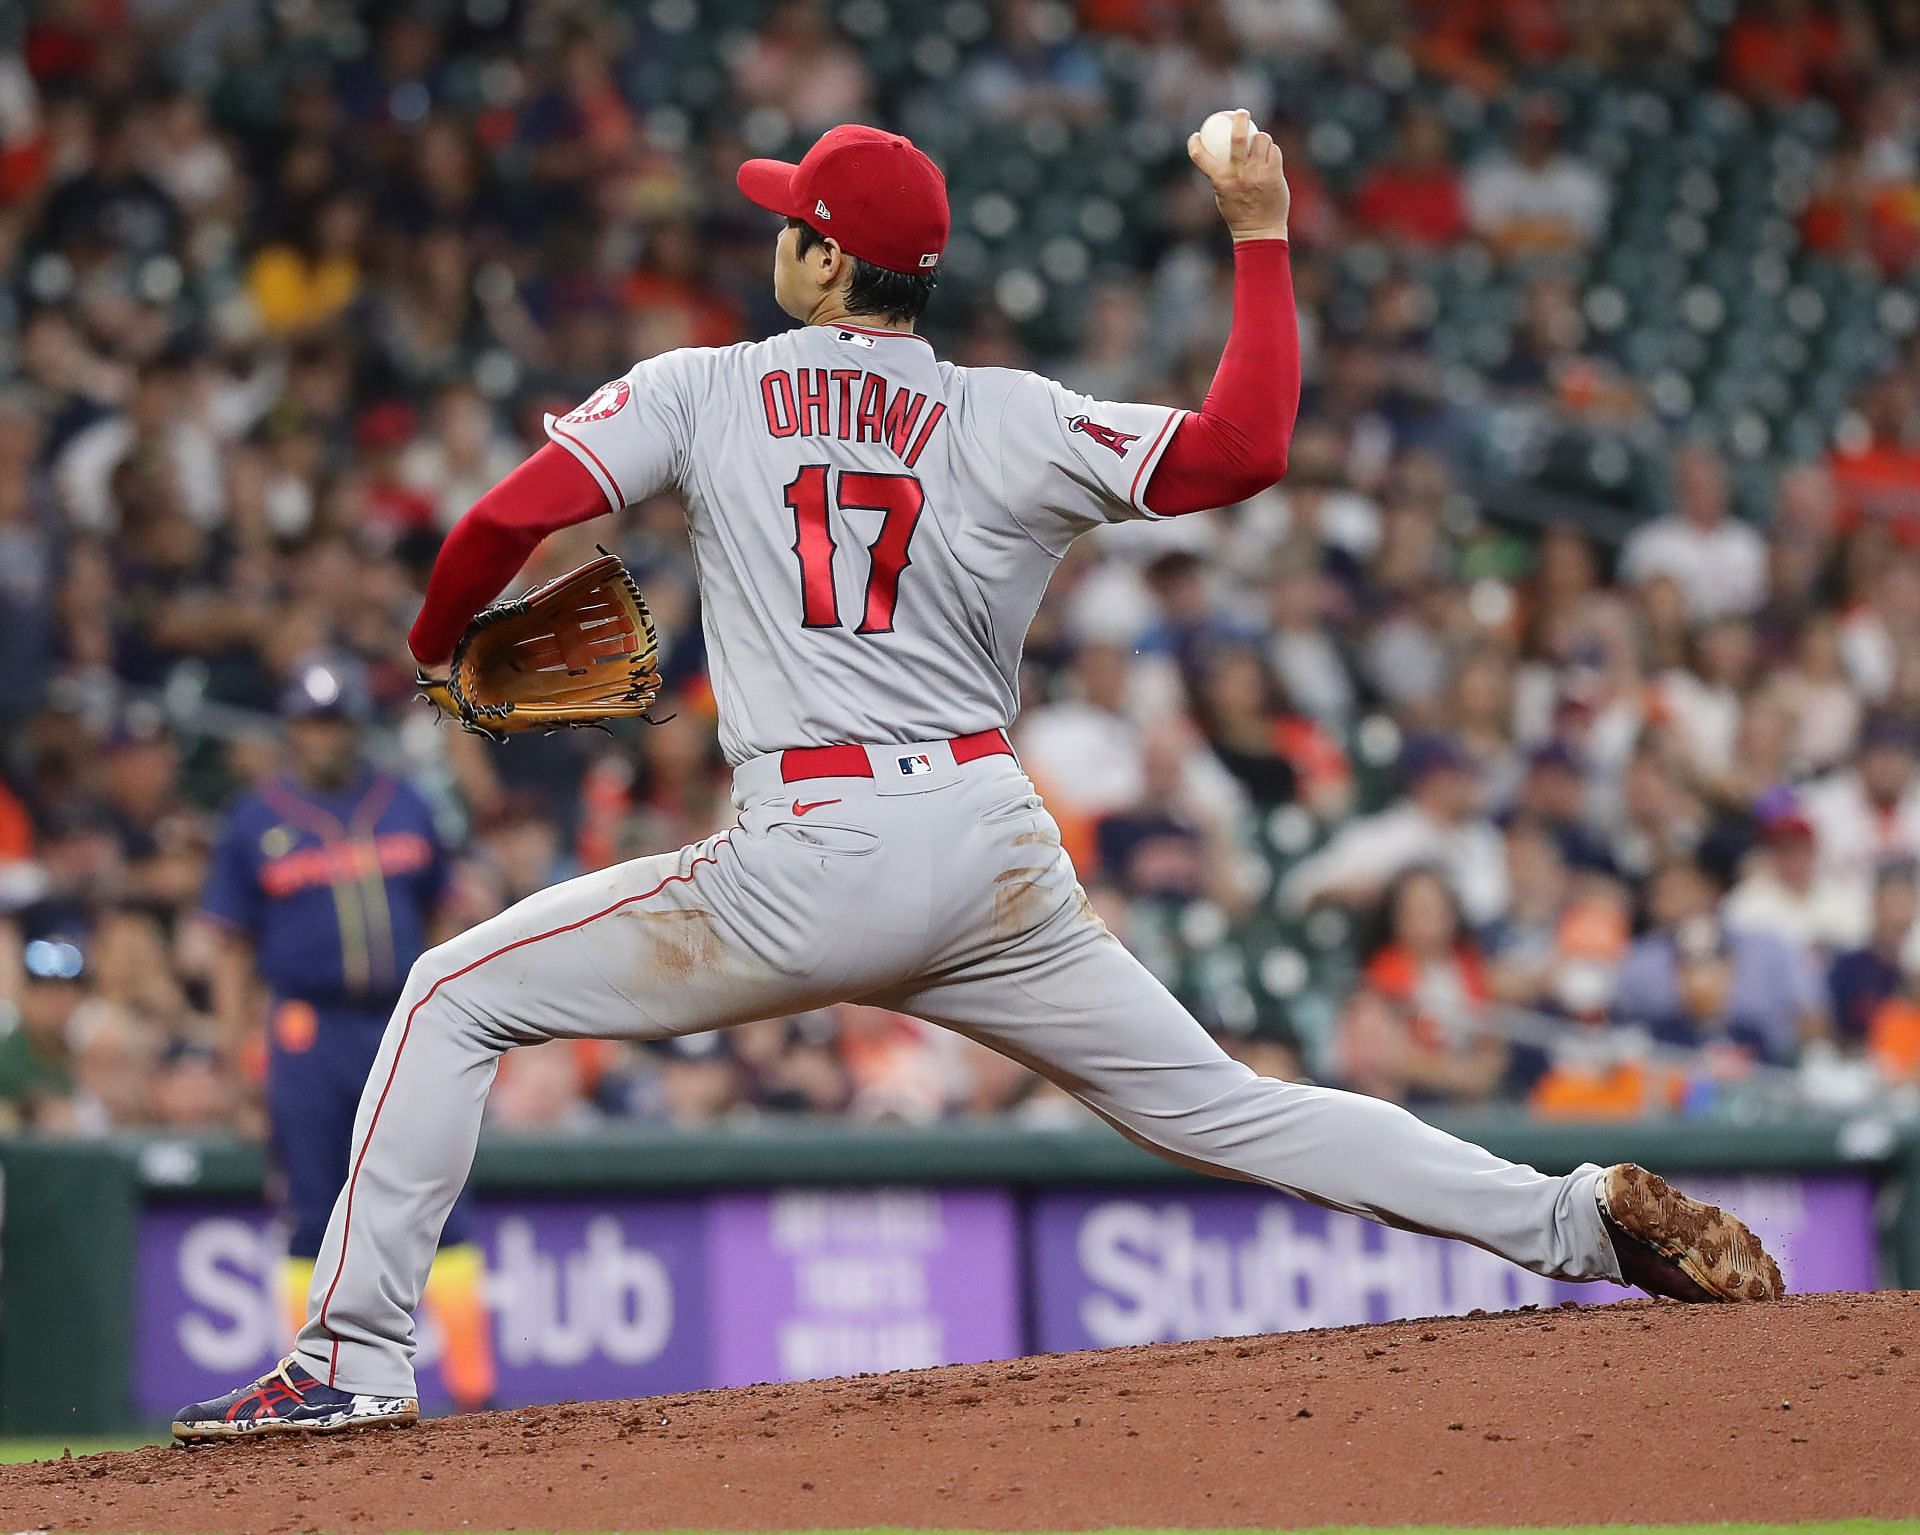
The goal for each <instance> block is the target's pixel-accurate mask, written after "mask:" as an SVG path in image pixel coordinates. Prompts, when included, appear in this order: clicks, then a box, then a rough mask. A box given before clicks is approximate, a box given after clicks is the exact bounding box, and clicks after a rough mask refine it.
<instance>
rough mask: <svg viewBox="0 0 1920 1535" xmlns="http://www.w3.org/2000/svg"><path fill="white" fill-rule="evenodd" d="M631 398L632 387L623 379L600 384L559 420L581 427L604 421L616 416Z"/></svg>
mask: <svg viewBox="0 0 1920 1535" xmlns="http://www.w3.org/2000/svg"><path fill="white" fill-rule="evenodd" d="M632 398H633V386H632V385H631V384H629V383H628V382H627V381H626V380H625V379H624V378H616V379H615V380H613V382H612V383H610V384H602V385H601V386H600V387H599V388H598V389H596V390H594V391H593V393H592V394H590V395H588V396H587V397H586V399H584V400H582V401H581V402H580V403H579V404H578V405H576V406H574V408H573V409H572V410H570V411H568V412H567V413H566V414H565V415H564V416H562V417H561V418H560V419H561V420H562V421H570V422H572V423H574V424H575V425H576V426H583V425H585V424H586V423H587V422H589V421H605V420H608V419H609V418H611V417H613V416H617V415H619V414H620V412H621V411H622V410H623V409H624V408H625V406H626V403H627V401H628V400H630V399H632Z"/></svg>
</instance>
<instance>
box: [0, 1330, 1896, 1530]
mask: <svg viewBox="0 0 1920 1535" xmlns="http://www.w3.org/2000/svg"><path fill="white" fill-rule="evenodd" d="M1915 1422H1920V1293H1914V1294H1901V1293H1894V1292H1888V1293H1883V1294H1876V1295H1830V1296H1817V1297H1810V1298H1807V1299H1803V1300H1789V1301H1784V1302H1781V1303H1780V1304H1778V1305H1773V1306H1752V1307H1729V1308H1709V1307H1683V1306H1678V1305H1671V1304H1659V1305H1656V1304H1654V1303H1652V1302H1646V1303H1640V1304H1633V1303H1629V1304H1624V1305H1619V1306H1611V1307H1604V1308H1593V1309H1588V1310H1579V1311H1576V1310H1571V1309H1568V1310H1559V1311H1546V1312H1531V1313H1524V1312H1523V1313H1520V1314H1518V1315H1513V1316H1493V1317H1469V1318H1465V1319H1460V1320H1448V1321H1433V1322H1404V1323H1393V1324H1390V1325H1387V1326H1380V1327H1352V1328H1344V1329H1342V1330H1340V1331H1337V1332H1311V1333H1286V1334H1280V1335H1277V1336H1273V1337H1263V1338H1248V1339H1234V1340H1228V1341H1224V1342H1210V1343H1185V1344H1171V1345H1162V1346H1157V1347H1152V1348H1137V1349H1116V1350H1109V1351H1106V1352H1102V1353H1096V1354H1063V1355H1054V1356H1049V1357H1044V1358H1037V1359H1018V1360H1012V1361H1010V1362H1007V1363H1004V1364H993V1365H960V1366H955V1367H952V1368H949V1369H944V1370H928V1371H922V1372H917V1373H911V1374H899V1375H885V1376H866V1377H860V1378H857V1379H853V1380H838V1381H826V1382H821V1383H818V1384H812V1385H794V1386H756V1387H753V1388H750V1389H747V1390H740V1391H711V1392H702V1393H698V1394H696V1395H692V1396H673V1397H656V1398H652V1399H649V1400H646V1401H638V1402H599V1403H592V1404H568V1405H565V1406H560V1407H536V1408H527V1409H523V1410H521V1411H518V1412H504V1413H485V1414H479V1415H475V1416H471V1417H464V1418H448V1419H442V1420H440V1421H438V1422H434V1423H430V1424H427V1425H424V1426H423V1427H421V1428H419V1429H415V1430H410V1431H399V1432H388V1433H364V1434H358V1435H345V1436H341V1437H339V1438H335V1439H318V1440H294V1439H277V1440H275V1439H263V1440H256V1441H251V1442H247V1443H236V1444H225V1445H215V1446H210V1447H207V1448H203V1449H198V1450H193V1451H185V1450H171V1449H151V1450H140V1451H137V1452H134V1453H131V1454H121V1455H95V1456H87V1457H83V1458H81V1459H78V1460H71V1461H59V1462H51V1463H42V1464H39V1465H32V1466H18V1467H11V1468H0V1529H21V1528H35V1527H39V1526H47V1527H51V1528H54V1529H58V1530H132V1529H139V1530H148V1531H154V1532H171V1531H199V1532H204V1535H215V1532H226V1531H258V1532H267V1531H302V1530H326V1531H335V1530H341V1531H367V1532H385V1531H398V1530H453V1529H459V1528H461V1527H463V1526H465V1527H468V1528H472V1529H475V1530H514V1529H523V1530H636V1529H687V1528H708V1529H741V1530H747V1529H764V1528H789V1529H791V1528H808V1527H817V1526H823V1525H884V1524H898V1525H935V1526H945V1527H955V1526H959V1527H976V1528H980V1529H1013V1528H1023V1529H1059V1530H1077V1529H1089V1528H1098V1527H1100V1526H1104V1525H1162V1526H1167V1525H1171V1526H1187V1527H1192V1526H1221V1525H1239V1526H1249V1525H1253V1526H1258V1525H1265V1526H1285V1525H1296V1526H1297V1525H1320V1524H1355V1523H1358V1524H1414V1523H1443V1524H1562V1523H1587V1522H1600V1521H1603V1520H1628V1521H1656V1520H1723V1519H1737V1520H1769V1521H1779V1520H1801V1519H1822V1518H1841V1517H1847V1516H1855V1515H1910V1514H1913V1513H1915V1512H1920V1457H1916V1456H1915V1455H1914V1454H1913V1425H1914V1423H1915Z"/></svg>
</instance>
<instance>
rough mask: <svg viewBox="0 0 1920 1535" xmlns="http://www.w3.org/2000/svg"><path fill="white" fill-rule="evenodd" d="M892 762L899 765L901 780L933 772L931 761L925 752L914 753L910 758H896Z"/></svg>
mask: <svg viewBox="0 0 1920 1535" xmlns="http://www.w3.org/2000/svg"><path fill="white" fill-rule="evenodd" d="M894 760H895V761H896V762H897V763H898V764H899V768H900V776H901V777H902V778H918V777H919V776H920V775H921V774H922V773H931V772H932V771H933V759H932V758H931V757H929V756H928V755H927V754H926V753H925V752H915V753H914V754H913V755H912V756H910V757H898V758H895V759H894Z"/></svg>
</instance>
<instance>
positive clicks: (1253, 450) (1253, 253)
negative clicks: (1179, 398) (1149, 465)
mask: <svg viewBox="0 0 1920 1535" xmlns="http://www.w3.org/2000/svg"><path fill="white" fill-rule="evenodd" d="M1299 412H1300V329H1299V322H1298V320H1297V318H1296V316H1295V314H1294V307H1293V270H1292V267H1291V265H1290V264H1289V260H1288V255H1287V242H1286V241H1285V240H1248V241H1245V242H1243V243H1241V244H1237V245H1235V246H1234V248H1233V328H1232V329H1231V330H1230V331H1229V332H1228V335H1227V346H1226V350H1225V351H1224V352H1223V353H1222V354H1221V357H1220V366H1219V368H1218V369H1217V370H1216V371H1215V373H1214V375H1213V387H1212V388H1210V389H1209V390H1208V391H1207V401H1206V404H1205V405H1204V406H1202V407H1201V409H1200V410H1199V411H1198V412H1197V413H1195V414H1190V415H1188V416H1186V417H1185V418H1183V419H1182V421H1181V422H1180V425H1179V426H1178V427H1176V428H1175V429H1174V434H1173V441H1172V442H1170V443H1168V444H1167V450H1166V452H1165V453H1164V454H1163V455H1162V456H1161V459H1160V462H1159V464H1158V465H1157V466H1156V467H1155V469H1154V471H1153V478H1152V479H1150V480H1149V481H1148V482H1147V492H1146V503H1147V510H1148V511H1150V512H1152V513H1153V514H1154V515H1155V516H1156V517H1178V516H1180V515H1181V514H1183V513H1185V512H1199V511H1205V510H1207V509H1208V508H1210V507H1216V506H1231V505H1233V504H1234V503H1235V502H1236V501H1244V500H1246V499H1247V497H1249V496H1252V495H1257V494H1258V493H1259V492H1260V491H1263V490H1265V489H1266V488H1267V487H1268V486H1269V485H1272V484H1274V483H1275V482H1276V481H1277V480H1279V479H1280V478H1281V477H1282V476H1283V475H1284V474H1285V473H1286V472H1287V448H1288V445H1289V444H1290V443H1291V441H1292V440H1293V422H1294V418H1295V417H1296V416H1297V415H1298V414H1299Z"/></svg>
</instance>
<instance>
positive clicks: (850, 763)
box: [780, 730, 1013, 783]
mask: <svg viewBox="0 0 1920 1535" xmlns="http://www.w3.org/2000/svg"><path fill="white" fill-rule="evenodd" d="M947 745H948V746H949V747H951V748H952V750H953V761H954V766H956V767H965V766H966V765H967V764H968V763H969V762H977V761H979V760H980V758H982V757H1011V756H1012V755H1013V743H1012V742H1011V741H1009V740H1008V739H1007V733H1006V731H1004V730H976V731H975V732H974V733H973V734H972V735H970V736H955V737H954V738H953V739H952V740H951V741H949V742H947ZM871 777H873V764H872V763H871V762H869V761H868V760H867V749H866V747H864V746H795V747H791V748H789V749H788V750H786V751H783V752H782V753H780V781H781V782H782V783H799V782H800V781H801V780H802V779H806V778H871Z"/></svg>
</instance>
